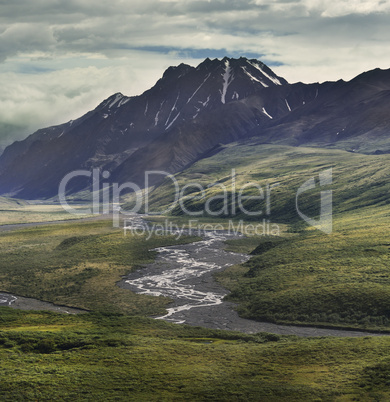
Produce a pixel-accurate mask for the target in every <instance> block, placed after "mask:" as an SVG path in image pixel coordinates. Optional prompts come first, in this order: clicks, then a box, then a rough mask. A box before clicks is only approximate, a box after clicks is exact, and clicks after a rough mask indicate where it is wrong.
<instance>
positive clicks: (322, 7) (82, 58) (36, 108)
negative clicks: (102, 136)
mask: <svg viewBox="0 0 390 402" xmlns="http://www.w3.org/2000/svg"><path fill="white" fill-rule="evenodd" d="M389 13H390V1H389V0H341V1H340V0H339V1H334V0H332V1H331V0H274V1H272V0H268V1H267V0H208V1H207V0H204V1H203V0H200V1H199V0H99V1H96V0H94V1H92V0H12V1H11V0H0V146H1V145H4V144H6V143H9V142H10V141H11V140H14V139H20V138H24V137H25V136H26V135H27V134H29V133H31V132H33V131H34V130H36V129H38V128H41V127H45V126H49V125H53V124H59V123H62V122H65V121H68V120H70V119H75V118H77V117H79V116H81V115H82V114H84V113H85V112H86V111H88V110H91V109H92V108H94V107H95V106H97V104H99V103H100V102H101V101H102V100H103V99H105V98H107V97H108V96H110V95H112V94H113V93H115V92H122V93H123V94H124V95H128V96H130V95H138V94H140V93H142V92H143V91H144V90H146V89H148V88H150V87H151V86H152V85H153V84H154V83H155V82H156V81H157V79H158V78H159V77H160V76H161V75H162V73H163V72H164V70H165V69H166V68H167V67H169V66H170V65H177V64H179V63H181V62H184V63H187V64H190V65H197V64H198V63H200V62H201V61H202V60H203V59H204V58H206V57H210V58H222V57H224V56H229V57H239V56H246V57H249V58H258V59H260V60H261V61H263V62H264V63H266V64H268V65H269V66H270V67H271V69H273V70H274V71H275V72H276V73H277V74H278V75H281V76H283V77H284V78H286V79H287V80H288V81H289V82H291V83H292V82H296V81H302V82H317V81H319V82H322V81H326V80H337V79H340V78H343V79H345V80H349V79H351V78H353V77H354V76H356V75H357V74H359V73H361V72H363V71H367V70H370V69H373V68H376V67H380V68H390V46H389V45H390V20H389Z"/></svg>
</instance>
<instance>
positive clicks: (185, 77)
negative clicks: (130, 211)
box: [0, 58, 287, 198]
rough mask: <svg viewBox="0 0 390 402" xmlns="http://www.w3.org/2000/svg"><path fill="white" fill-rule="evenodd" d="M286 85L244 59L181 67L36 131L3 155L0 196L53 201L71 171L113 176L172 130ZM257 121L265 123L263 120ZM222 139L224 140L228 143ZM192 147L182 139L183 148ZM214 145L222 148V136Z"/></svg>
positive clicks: (78, 185) (79, 186)
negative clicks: (131, 94) (132, 94)
mask: <svg viewBox="0 0 390 402" xmlns="http://www.w3.org/2000/svg"><path fill="white" fill-rule="evenodd" d="M286 84H287V82H286V81H285V80H284V79H283V78H281V77H278V76H277V75H275V74H274V73H273V72H272V71H271V70H270V69H269V68H268V67H267V66H266V65H264V64H263V63H261V62H259V61H257V60H247V59H245V58H240V59H228V58H224V59H223V60H217V59H215V60H210V59H206V60H205V61H204V62H203V63H201V64H200V65H199V66H198V67H196V68H195V67H191V66H188V65H185V64H181V65H179V66H177V67H170V68H168V69H167V70H166V71H165V73H164V75H163V77H162V78H161V79H160V80H159V81H158V82H157V83H156V84H155V86H154V87H153V88H151V89H150V90H148V91H146V92H144V93H143V94H142V95H140V96H136V97H125V96H123V95H122V94H120V93H118V94H115V95H113V96H111V97H110V98H108V99H106V100H105V101H103V102H102V103H101V104H100V105H99V106H97V108H96V109H95V110H93V111H91V112H89V113H87V114H86V115H84V116H82V117H81V118H79V119H77V120H75V121H70V122H68V123H65V124H62V125H59V126H55V127H49V128H46V129H42V130H38V131H37V132H35V133H34V134H32V135H31V136H29V137H28V138H27V139H25V140H24V141H18V142H15V143H14V144H12V145H11V146H9V147H7V148H6V149H5V151H4V153H3V155H2V156H1V158H0V172H1V173H0V193H1V194H5V193H6V194H8V195H13V196H18V197H20V198H46V197H52V196H54V195H56V193H57V191H58V184H59V182H60V181H61V179H62V178H63V177H64V176H65V175H66V174H67V173H68V172H70V171H73V170H76V169H91V168H100V169H102V170H103V169H105V170H108V171H110V172H111V171H114V170H115V168H116V167H117V166H120V165H121V164H122V163H123V162H124V161H126V160H128V159H129V158H131V156H132V154H133V153H135V152H136V151H137V150H141V149H143V148H144V147H145V146H146V145H147V144H150V143H151V142H153V140H155V139H159V140H160V141H161V139H163V138H167V139H168V141H169V139H170V138H174V136H172V134H171V132H172V131H174V130H176V128H177V127H181V128H180V129H178V130H183V129H182V127H183V126H185V125H187V124H190V125H191V124H193V121H198V120H199V121H200V122H201V123H200V124H206V122H207V120H210V119H213V113H214V111H215V110H218V109H219V108H220V107H221V106H225V107H226V110H230V109H231V107H229V105H230V104H231V103H237V102H239V101H240V100H245V99H246V98H247V97H248V96H249V95H251V94H254V93H256V92H261V91H263V90H265V89H267V88H269V87H275V86H282V85H286ZM217 113H220V114H221V112H217ZM260 114H262V116H260ZM204 115H207V116H208V117H205V118H203V116H204ZM257 115H259V116H258V118H259V119H261V118H262V119H263V120H267V119H268V117H267V116H266V112H265V113H261V112H260V113H256V116H257ZM256 116H254V114H253V113H252V114H251V115H250V116H249V117H248V118H249V119H250V120H251V122H250V124H249V125H247V124H245V122H241V123H240V124H242V125H243V130H244V131H245V132H246V131H247V130H248V129H251V128H254V127H255V124H256V122H255V119H256V118H257V117H256ZM248 118H247V119H248ZM223 128H224V127H223ZM234 137H235V138H238V137H239V135H235V136H234ZM227 138H228V140H230V139H231V138H232V135H230V134H228V135H227ZM193 139H194V140H196V139H195V138H187V142H188V144H189V145H191V143H192V141H193ZM218 141H224V134H223V133H222V134H221V135H219V136H218ZM214 143H215V141H211V144H212V145H213V144H214ZM201 148H202V150H203V149H207V147H205V146H203V147H201ZM137 158H139V156H137ZM118 175H119V173H117V174H115V176H118ZM72 185H73V187H72V188H70V190H71V191H78V190H81V189H82V188H84V187H85V186H86V185H87V182H86V181H82V180H80V181H72Z"/></svg>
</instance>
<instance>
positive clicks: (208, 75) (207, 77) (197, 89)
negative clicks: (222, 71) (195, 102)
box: [187, 73, 211, 104]
mask: <svg viewBox="0 0 390 402" xmlns="http://www.w3.org/2000/svg"><path fill="white" fill-rule="evenodd" d="M210 75H211V73H208V74H207V76H206V78H205V79H204V80H203V82H202V83H201V84H200V85H199V86H198V88H196V90H195V92H194V93H193V94H192V95H191V96H190V98H189V99H188V101H187V104H188V103H190V102H191V99H192V98H193V97H194V96H195V95H196V93H197V92H198V91H199V89H200V88H202V86H203V84H204V83H205V82H206V81H207V80H208V79H209V78H210Z"/></svg>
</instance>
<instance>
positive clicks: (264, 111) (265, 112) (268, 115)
mask: <svg viewBox="0 0 390 402" xmlns="http://www.w3.org/2000/svg"><path fill="white" fill-rule="evenodd" d="M263 113H264V114H265V115H266V116H267V117H269V118H270V119H273V117H272V116H271V115H270V114H268V113H267V111H266V110H265V108H264V107H263Z"/></svg>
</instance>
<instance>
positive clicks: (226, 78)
mask: <svg viewBox="0 0 390 402" xmlns="http://www.w3.org/2000/svg"><path fill="white" fill-rule="evenodd" d="M222 78H223V86H222V92H221V102H222V103H225V101H226V99H225V98H226V92H227V89H228V87H229V85H230V84H231V83H232V81H233V79H234V76H233V74H232V68H231V67H230V63H229V60H226V61H225V72H224V73H223V74H222Z"/></svg>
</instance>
